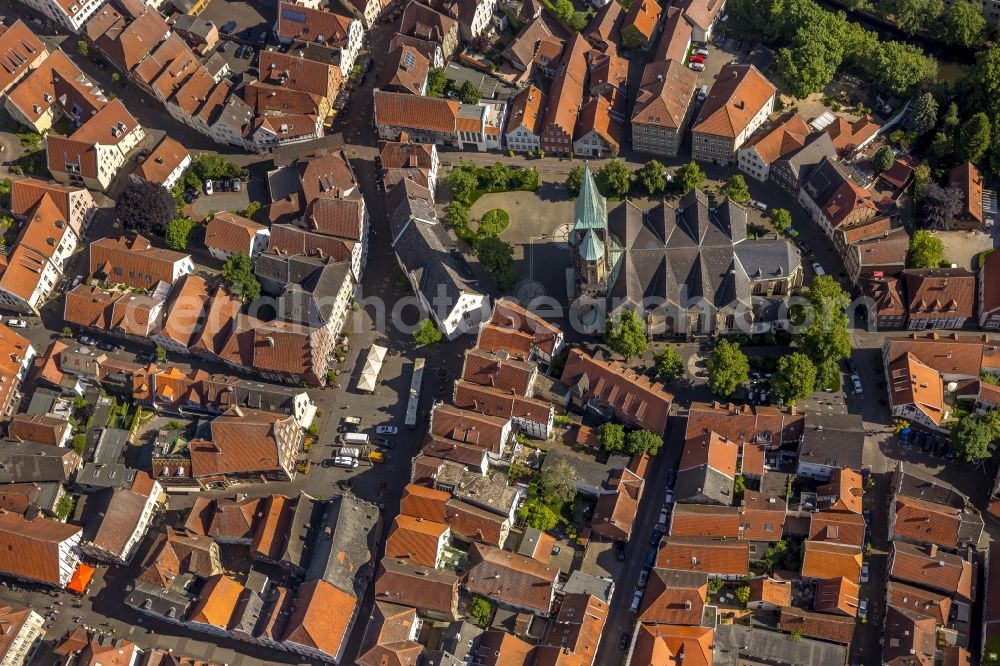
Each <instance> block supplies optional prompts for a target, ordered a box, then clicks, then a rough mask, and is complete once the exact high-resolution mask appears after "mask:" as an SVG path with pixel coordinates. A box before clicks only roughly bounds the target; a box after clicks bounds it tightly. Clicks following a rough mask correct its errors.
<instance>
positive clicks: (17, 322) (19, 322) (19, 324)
mask: <svg viewBox="0 0 1000 666" xmlns="http://www.w3.org/2000/svg"><path fill="white" fill-rule="evenodd" d="M7 325H8V326H10V327H11V328H28V322H26V321H24V320H23V319H8V320H7Z"/></svg>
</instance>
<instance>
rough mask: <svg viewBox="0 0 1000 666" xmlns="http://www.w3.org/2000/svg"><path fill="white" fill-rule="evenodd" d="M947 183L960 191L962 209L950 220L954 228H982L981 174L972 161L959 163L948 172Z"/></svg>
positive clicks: (984, 218)
mask: <svg viewBox="0 0 1000 666" xmlns="http://www.w3.org/2000/svg"><path fill="white" fill-rule="evenodd" d="M948 185H949V186H950V187H956V188H958V189H959V190H960V191H961V192H962V210H961V211H960V212H959V213H958V215H956V216H955V217H954V219H953V220H952V225H954V228H956V229H983V228H984V225H985V222H986V215H985V213H984V210H983V175H982V174H981V173H979V169H977V168H976V165H974V164H972V162H965V163H964V164H959V165H958V166H957V167H955V168H954V169H952V170H951V172H950V173H949V174H948Z"/></svg>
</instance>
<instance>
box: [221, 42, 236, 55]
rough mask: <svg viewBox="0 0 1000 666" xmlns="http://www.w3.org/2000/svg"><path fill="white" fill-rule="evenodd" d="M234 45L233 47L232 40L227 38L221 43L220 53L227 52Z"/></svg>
mask: <svg viewBox="0 0 1000 666" xmlns="http://www.w3.org/2000/svg"><path fill="white" fill-rule="evenodd" d="M232 47H233V43H232V42H230V41H229V40H225V41H223V42H222V43H221V44H219V53H225V52H226V51H228V50H229V49H231V48H232Z"/></svg>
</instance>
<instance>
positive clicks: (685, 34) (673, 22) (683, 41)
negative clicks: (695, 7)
mask: <svg viewBox="0 0 1000 666" xmlns="http://www.w3.org/2000/svg"><path fill="white" fill-rule="evenodd" d="M720 4H721V3H720ZM666 14H667V18H666V20H664V21H663V32H662V33H661V34H660V41H659V43H658V44H657V45H656V54H655V55H654V56H653V59H652V60H651V62H656V61H663V60H674V61H676V62H679V63H682V64H685V65H686V63H684V60H685V58H687V50H688V46H690V44H691V37H692V35H693V33H694V31H693V30H692V28H691V24H690V23H688V22H687V21H686V20H685V19H684V13H683V11H682V10H681V9H679V8H678V7H667V11H666Z"/></svg>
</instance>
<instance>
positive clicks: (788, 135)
mask: <svg viewBox="0 0 1000 666" xmlns="http://www.w3.org/2000/svg"><path fill="white" fill-rule="evenodd" d="M811 132H812V129H811V128H810V127H809V125H808V124H806V121H805V118H803V117H802V116H800V115H799V114H797V113H790V114H786V115H784V116H782V117H779V118H776V119H775V120H774V121H773V122H769V123H767V124H765V125H764V126H763V127H761V128H760V129H759V130H757V132H756V133H755V134H754V135H753V136H752V137H750V140H749V141H747V143H746V145H744V146H743V147H742V148H740V149H739V151H738V152H737V156H738V158H737V162H738V164H739V168H740V171H742V172H743V173H745V174H747V175H748V176H752V177H753V178H755V179H757V180H759V181H761V182H766V181H767V179H768V176H769V175H770V172H771V165H772V164H774V163H775V162H776V161H778V160H779V159H782V158H785V157H788V156H790V155H792V154H794V153H796V152H798V151H799V150H801V149H802V148H803V147H805V145H806V142H807V140H808V139H809V135H810V134H811Z"/></svg>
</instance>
